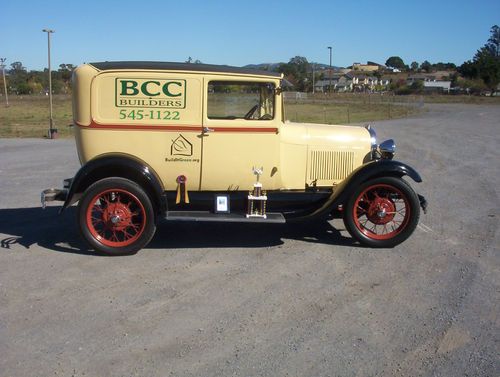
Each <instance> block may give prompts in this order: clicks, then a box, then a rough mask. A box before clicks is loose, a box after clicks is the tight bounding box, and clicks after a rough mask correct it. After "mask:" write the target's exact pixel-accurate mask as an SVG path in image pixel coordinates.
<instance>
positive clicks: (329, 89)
mask: <svg viewBox="0 0 500 377" xmlns="http://www.w3.org/2000/svg"><path fill="white" fill-rule="evenodd" d="M327 48H328V49H329V50H330V74H329V76H330V85H329V87H328V92H330V93H331V92H332V47H331V46H328V47H327Z"/></svg>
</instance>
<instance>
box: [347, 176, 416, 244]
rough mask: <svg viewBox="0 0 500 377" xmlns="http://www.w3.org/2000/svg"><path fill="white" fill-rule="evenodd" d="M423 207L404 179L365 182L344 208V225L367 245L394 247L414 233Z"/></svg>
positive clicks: (352, 234) (378, 179) (385, 178)
mask: <svg viewBox="0 0 500 377" xmlns="http://www.w3.org/2000/svg"><path fill="white" fill-rule="evenodd" d="M419 217H420V204H419V200H418V197H417V194H415V191H413V189H412V188H411V186H410V185H409V184H408V183H406V182H405V181H404V180H403V179H401V178H394V177H382V178H375V179H372V180H370V181H367V182H365V183H363V184H362V185H361V186H360V187H359V188H358V189H357V190H355V192H354V193H353V195H352V197H351V198H350V199H349V200H348V202H347V205H346V206H345V208H344V224H345V226H346V228H347V230H348V231H349V233H350V234H351V236H352V237H353V238H355V239H357V240H358V241H359V242H361V243H362V244H364V245H367V246H371V247H394V246H396V245H398V244H400V243H401V242H403V241H404V240H406V239H407V238H408V237H409V236H410V235H411V234H412V233H413V231H414V230H415V228H416V226H417V224H418V219H419Z"/></svg>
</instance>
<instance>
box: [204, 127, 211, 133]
mask: <svg viewBox="0 0 500 377" xmlns="http://www.w3.org/2000/svg"><path fill="white" fill-rule="evenodd" d="M208 132H214V129H213V128H209V127H203V133H204V134H206V133H208Z"/></svg>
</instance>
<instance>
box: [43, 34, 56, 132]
mask: <svg viewBox="0 0 500 377" xmlns="http://www.w3.org/2000/svg"><path fill="white" fill-rule="evenodd" d="M42 31H43V32H44V33H47V51H48V60H49V114H50V118H49V139H52V138H53V125H54V120H53V117H52V71H51V67H50V34H52V33H53V32H54V30H51V29H43V30H42Z"/></svg>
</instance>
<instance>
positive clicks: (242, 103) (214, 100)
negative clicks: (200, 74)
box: [207, 81, 275, 120]
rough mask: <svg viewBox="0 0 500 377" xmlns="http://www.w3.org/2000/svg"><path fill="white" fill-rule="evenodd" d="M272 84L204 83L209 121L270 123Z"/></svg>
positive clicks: (271, 115) (273, 95)
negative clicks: (238, 120) (244, 120)
mask: <svg viewBox="0 0 500 377" xmlns="http://www.w3.org/2000/svg"><path fill="white" fill-rule="evenodd" d="M274 89H275V87H274V84H273V83H260V82H242V81H210V82H209V83H208V93H207V99H208V108H207V116H208V118H209V119H247V120H271V119H274V97H275V91H274Z"/></svg>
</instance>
